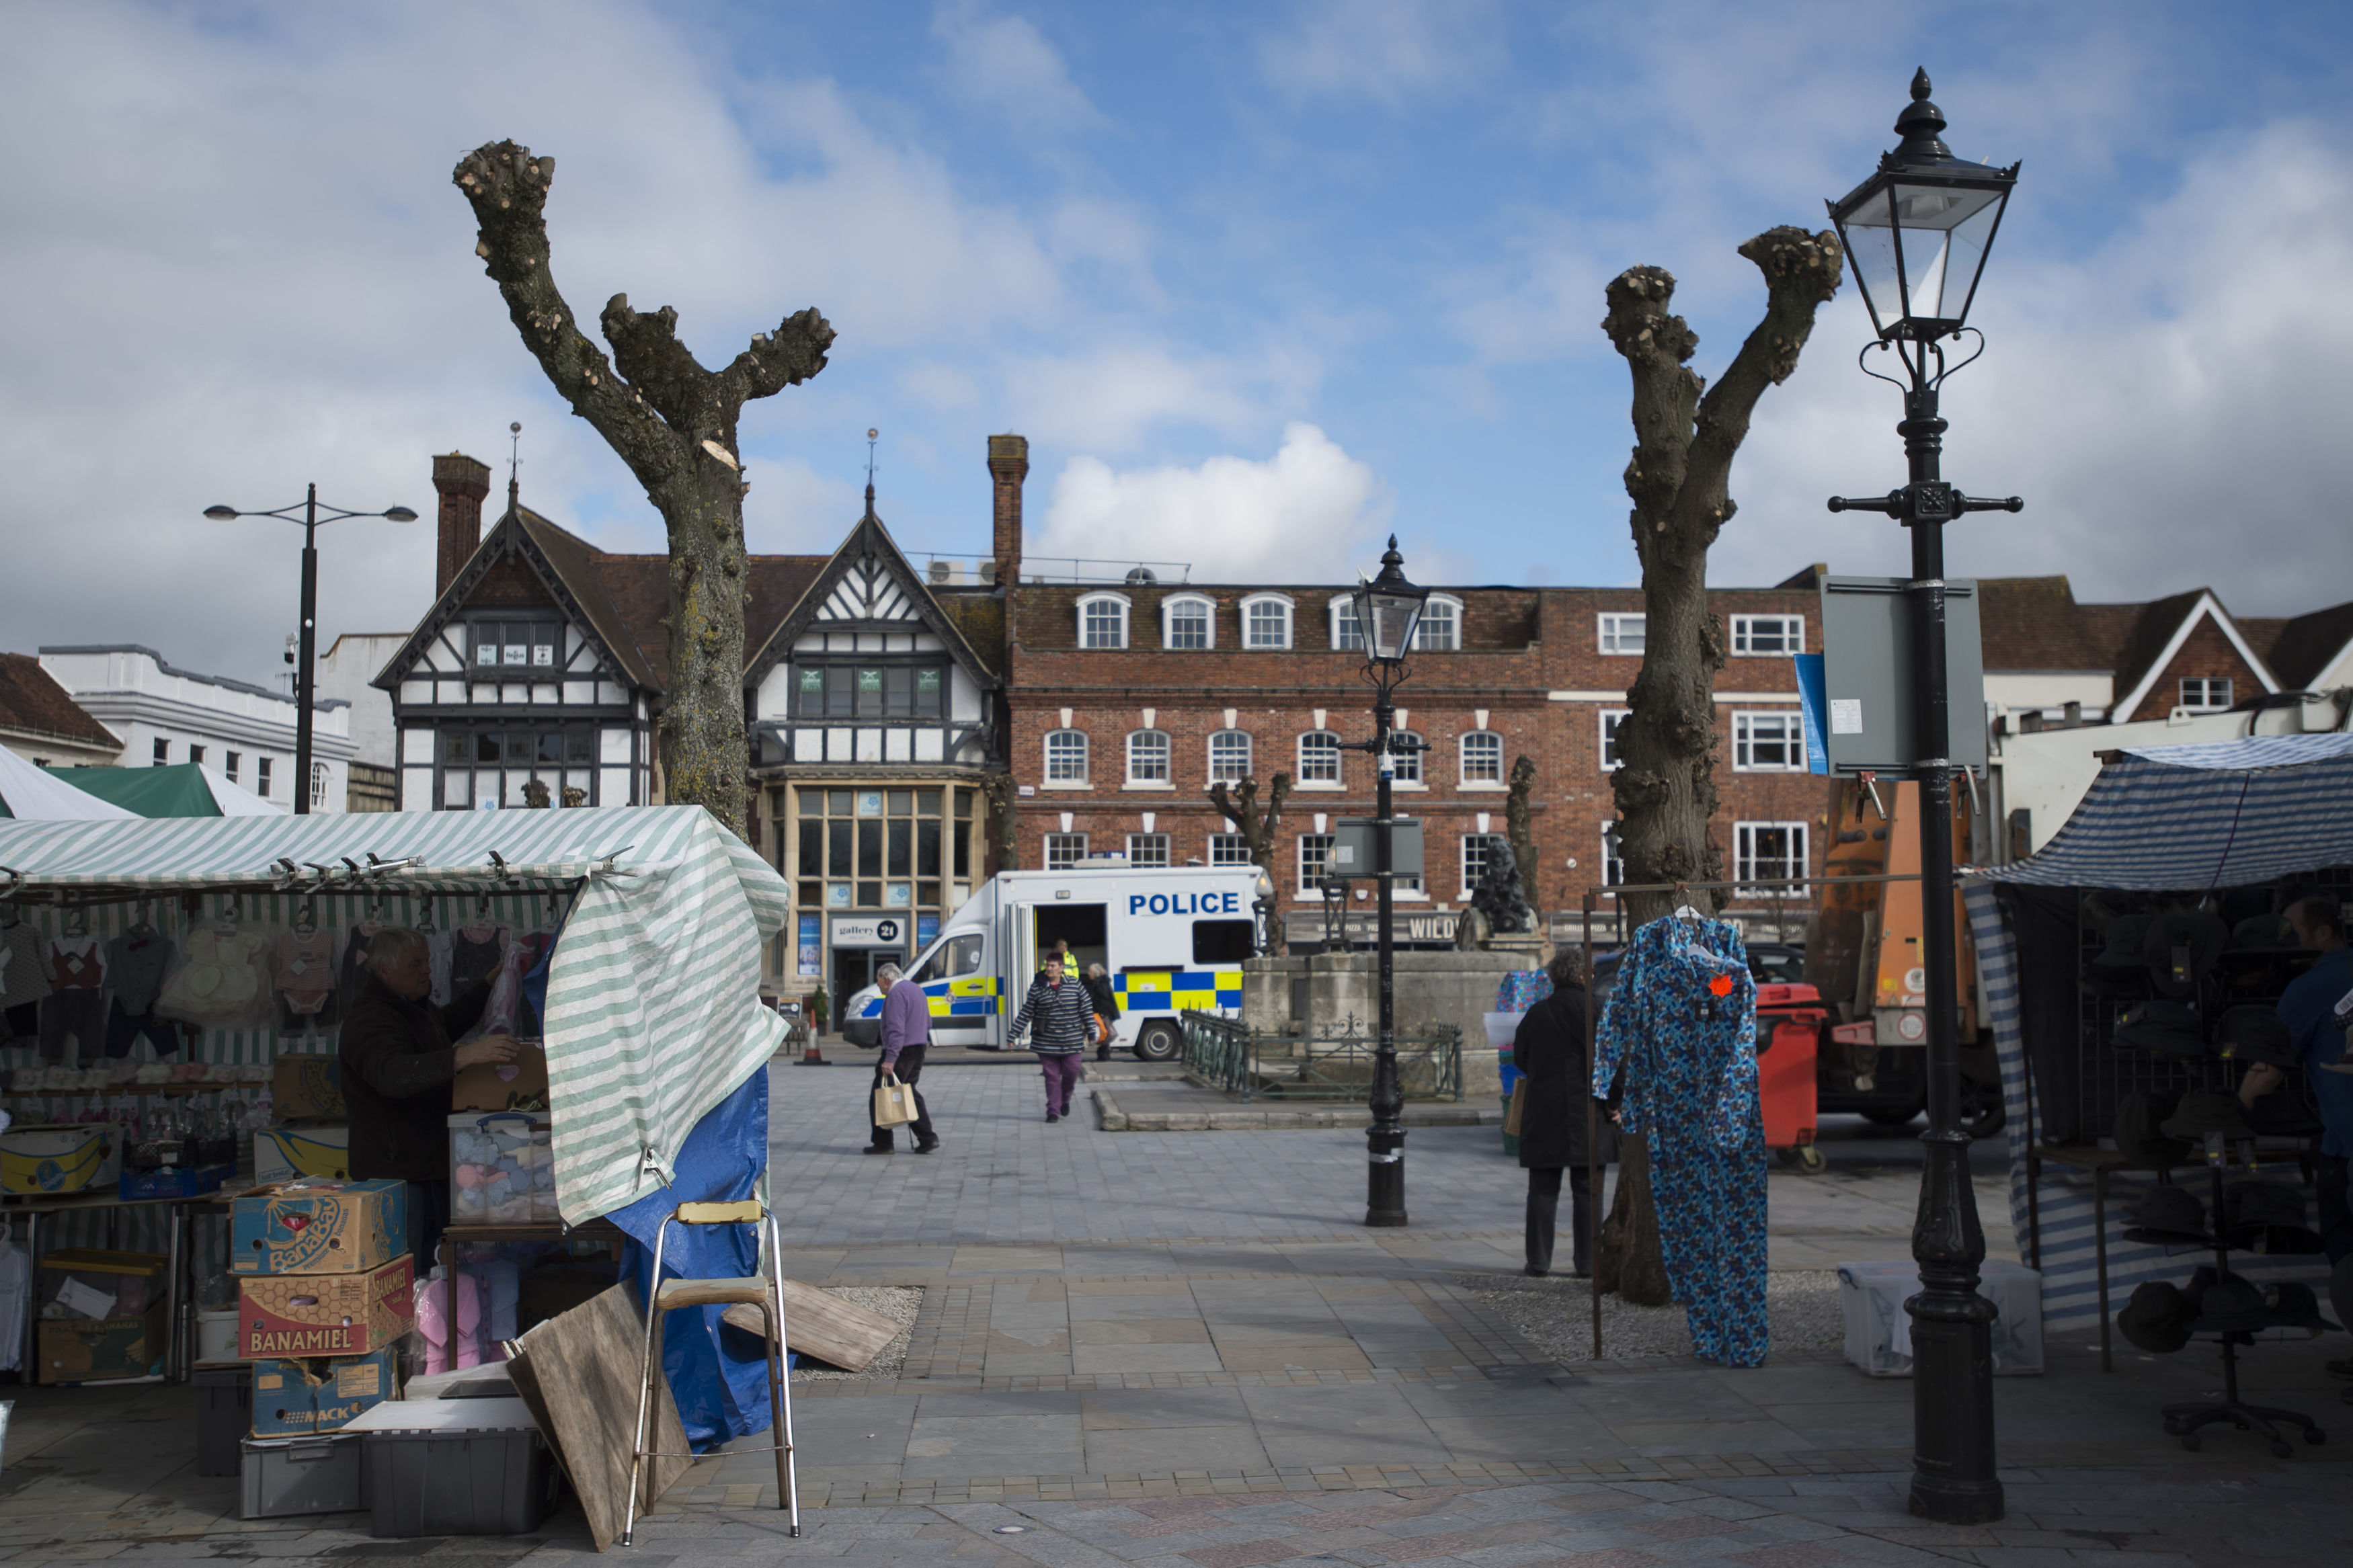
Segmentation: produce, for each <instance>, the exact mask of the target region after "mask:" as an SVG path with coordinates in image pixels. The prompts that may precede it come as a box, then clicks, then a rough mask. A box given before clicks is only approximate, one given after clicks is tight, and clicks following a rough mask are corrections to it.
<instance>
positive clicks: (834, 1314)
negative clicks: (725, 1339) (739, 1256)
mask: <svg viewBox="0 0 2353 1568" xmlns="http://www.w3.org/2000/svg"><path fill="white" fill-rule="evenodd" d="M720 1321H722V1322H724V1323H727V1324H729V1325H730V1326H732V1327H734V1328H738V1329H741V1330H743V1331H744V1332H745V1333H747V1334H757V1333H760V1332H761V1331H762V1328H761V1319H760V1309H759V1308H757V1307H753V1306H748V1305H738V1306H733V1307H730V1308H728V1309H727V1310H726V1311H724V1312H723V1313H721V1314H720ZM904 1328H905V1325H904V1324H902V1323H901V1322H900V1321H898V1320H896V1319H895V1318H887V1317H884V1316H883V1315H882V1314H881V1313H880V1312H877V1311H874V1310H871V1308H866V1307H861V1306H859V1305H858V1304H857V1303H856V1302H854V1301H845V1300H842V1299H841V1298H840V1297H839V1296H829V1295H828V1294H826V1292H824V1291H823V1290H820V1289H818V1288H817V1287H816V1286H814V1285H804V1284H802V1283H801V1282H800V1281H799V1280H797V1279H787V1280H786V1281H785V1348H786V1349H787V1350H796V1351H799V1352H801V1353H803V1354H804V1355H812V1356H815V1357H816V1358H817V1359H818V1360H819V1361H821V1362H826V1363H830V1364H832V1365H834V1366H838V1367H839V1368H841V1370H842V1371H844V1372H863V1371H865V1370H866V1363H868V1362H870V1361H872V1360H873V1359H874V1358H875V1357H876V1356H877V1355H879V1354H881V1350H882V1347H883V1346H884V1345H887V1344H889V1343H890V1342H892V1340H895V1339H897V1338H898V1337H899V1335H900V1333H901V1332H902V1330H903V1329H904Z"/></svg>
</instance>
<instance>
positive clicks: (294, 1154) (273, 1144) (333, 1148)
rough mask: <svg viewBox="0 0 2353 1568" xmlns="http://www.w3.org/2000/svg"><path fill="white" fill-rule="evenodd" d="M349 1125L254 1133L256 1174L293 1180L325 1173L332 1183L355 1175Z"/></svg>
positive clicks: (261, 1178) (267, 1179)
mask: <svg viewBox="0 0 2353 1568" xmlns="http://www.w3.org/2000/svg"><path fill="white" fill-rule="evenodd" d="M351 1145H352V1130H351V1128H350V1127H349V1126H347V1125H346V1126H334V1127H329V1126H317V1127H265V1128H263V1129H262V1130H261V1131H259V1132H256V1133H255V1134H254V1135H253V1177H254V1180H256V1181H258V1182H290V1181H293V1180H294V1179H295V1178H296V1177H298V1176H321V1177H324V1178H325V1179H326V1180H328V1181H331V1182H340V1181H345V1180H348V1179H349V1178H350V1176H351V1173H352V1172H351V1163H352V1157H351Z"/></svg>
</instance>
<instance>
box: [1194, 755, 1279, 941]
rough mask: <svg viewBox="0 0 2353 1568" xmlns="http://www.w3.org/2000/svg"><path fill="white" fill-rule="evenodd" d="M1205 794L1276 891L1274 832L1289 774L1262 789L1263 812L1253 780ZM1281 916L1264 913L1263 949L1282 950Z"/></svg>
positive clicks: (1211, 789)
mask: <svg viewBox="0 0 2353 1568" xmlns="http://www.w3.org/2000/svg"><path fill="white" fill-rule="evenodd" d="M1207 795H1209V804H1212V806H1217V809H1219V814H1221V816H1224V818H1226V820H1229V823H1233V830H1235V832H1238V835H1242V842H1245V844H1250V858H1251V860H1254V863H1257V868H1259V869H1261V872H1266V879H1268V881H1271V884H1275V886H1278V889H1280V886H1282V879H1280V877H1278V875H1275V830H1278V827H1282V802H1287V799H1290V797H1292V775H1290V773H1275V781H1273V785H1271V787H1268V790H1266V806H1263V809H1261V806H1259V781H1257V778H1245V781H1242V783H1238V785H1235V787H1233V790H1229V787H1226V783H1224V781H1219V783H1214V785H1209V790H1207ZM1282 942H1284V933H1282V917H1280V914H1275V912H1273V910H1268V912H1266V950H1268V952H1275V950H1278V947H1282Z"/></svg>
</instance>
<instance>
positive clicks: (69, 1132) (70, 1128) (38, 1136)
mask: <svg viewBox="0 0 2353 1568" xmlns="http://www.w3.org/2000/svg"><path fill="white" fill-rule="evenodd" d="M121 1173H122V1129H121V1128H120V1127H118V1126H116V1125H115V1124H114V1123H113V1122H111V1121H79V1122H64V1123H35V1124H32V1125H28V1126H23V1127H11V1128H10V1129H8V1130H7V1131H5V1132H0V1193H44V1194H57V1193H83V1192H91V1191H111V1189H112V1188H113V1186H114V1181H115V1178H116V1177H117V1176H119V1175H121Z"/></svg>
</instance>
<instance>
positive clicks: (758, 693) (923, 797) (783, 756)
mask: <svg viewBox="0 0 2353 1568" xmlns="http://www.w3.org/2000/svg"><path fill="white" fill-rule="evenodd" d="M1003 603H1004V601H1003V598H1002V596H1001V595H999V594H997V592H996V590H995V588H994V586H993V584H982V583H974V584H949V583H942V584H937V585H936V586H935V585H934V584H929V583H927V582H926V581H925V580H924V578H923V575H922V574H918V573H917V572H916V571H915V570H914V568H913V566H911V565H910V564H909V563H908V561H907V558H906V556H905V555H904V554H903V553H902V552H901V551H900V549H899V547H898V545H897V544H896V543H895V542H893V541H892V538H891V534H890V531H889V530H888V529H886V528H885V527H884V526H883V524H882V520H881V518H880V517H878V516H876V515H875V511H874V489H873V487H872V486H871V485H869V486H868V487H867V490H866V511H865V515H864V516H862V517H860V519H859V520H858V522H857V524H856V526H855V527H853V528H852V529H851V530H850V531H849V537H848V538H847V539H845V540H843V541H842V542H841V545H840V548H839V549H838V550H836V551H835V552H834V553H833V556H832V558H831V559H830V560H829V561H828V562H826V563H825V565H824V568H823V570H822V571H820V572H818V574H817V576H816V579H815V580H814V581H813V582H811V583H810V584H809V585H808V587H807V590H806V591H805V592H804V593H803V594H802V595H801V596H800V599H799V601H798V602H797V603H796V604H795V605H793V607H792V609H791V610H790V611H789V612H788V613H787V614H786V616H785V617H784V619H783V620H782V622H781V623H779V624H778V625H777V626H776V630H775V632H774V633H773V634H772V635H771V636H770V637H768V638H767V639H766V641H765V644H764V645H763V646H761V647H758V648H757V649H756V651H754V653H753V654H752V655H751V657H750V658H748V659H747V660H746V668H745V671H744V682H745V685H746V687H747V689H748V697H749V701H750V704H751V715H750V716H751V730H752V735H753V742H752V744H753V776H754V780H755V781H756V782H757V783H758V784H760V785H761V786H762V788H761V795H762V796H763V800H762V806H761V809H762V811H763V812H764V813H765V816H766V817H767V825H766V831H765V832H764V833H763V835H762V837H763V839H764V840H765V842H766V843H767V844H768V845H769V846H770V847H771V851H772V855H773V858H774V859H775V861H776V867H777V868H778V869H779V870H781V871H782V872H784V874H785V875H786V877H787V878H789V879H792V882H793V888H794V905H795V909H796V911H797V930H796V932H795V937H796V941H795V942H794V946H793V951H792V952H791V953H790V954H789V955H788V957H789V965H788V967H787V968H786V972H785V973H783V974H781V975H777V976H776V977H774V978H775V979H776V981H777V982H779V983H780V984H783V985H784V986H786V987H787V988H798V987H801V986H812V987H814V986H820V985H821V986H823V987H824V988H826V989H828V990H829V991H830V992H831V993H832V994H833V995H834V996H835V997H836V998H837V999H839V998H841V997H846V996H848V995H849V994H851V993H852V992H855V991H857V990H858V989H860V987H862V986H863V985H865V984H867V983H868V981H869V979H870V978H871V974H872V973H873V970H874V968H875V967H876V966H877V965H879V964H881V963H883V962H884V961H886V960H894V959H895V960H899V961H901V962H903V961H904V960H905V959H906V958H907V957H909V956H910V955H912V954H913V952H916V951H917V950H918V949H919V948H921V946H922V945H923V943H925V942H929V941H930V940H931V939H932V938H933V937H934V935H936V934H937V932H938V930H939V924H940V921H942V920H943V919H944V918H945V917H946V916H947V915H948V914H949V913H951V912H953V911H954V910H955V908H956V906H957V905H959V904H961V903H963V902H964V900H965V899H966V898H968V897H970V896H971V893H972V890H973V889H974V888H975V887H976V886H977V885H978V884H979V883H981V882H982V881H984V880H986V879H987V876H988V874H989V871H990V869H991V867H990V866H989V863H988V847H987V841H988V835H987V821H988V804H987V795H986V785H987V780H988V778H989V777H990V776H991V775H992V774H1001V773H1003V772H1004V770H1005V758H1004V745H1003V735H1004V722H1003V704H1004V699H1003V695H1002V681H1001V679H1000V678H999V676H998V674H997V669H998V666H999V664H1000V663H1001V660H1002V650H1001V638H1002V628H1003V625H1004V618H1003Z"/></svg>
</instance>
